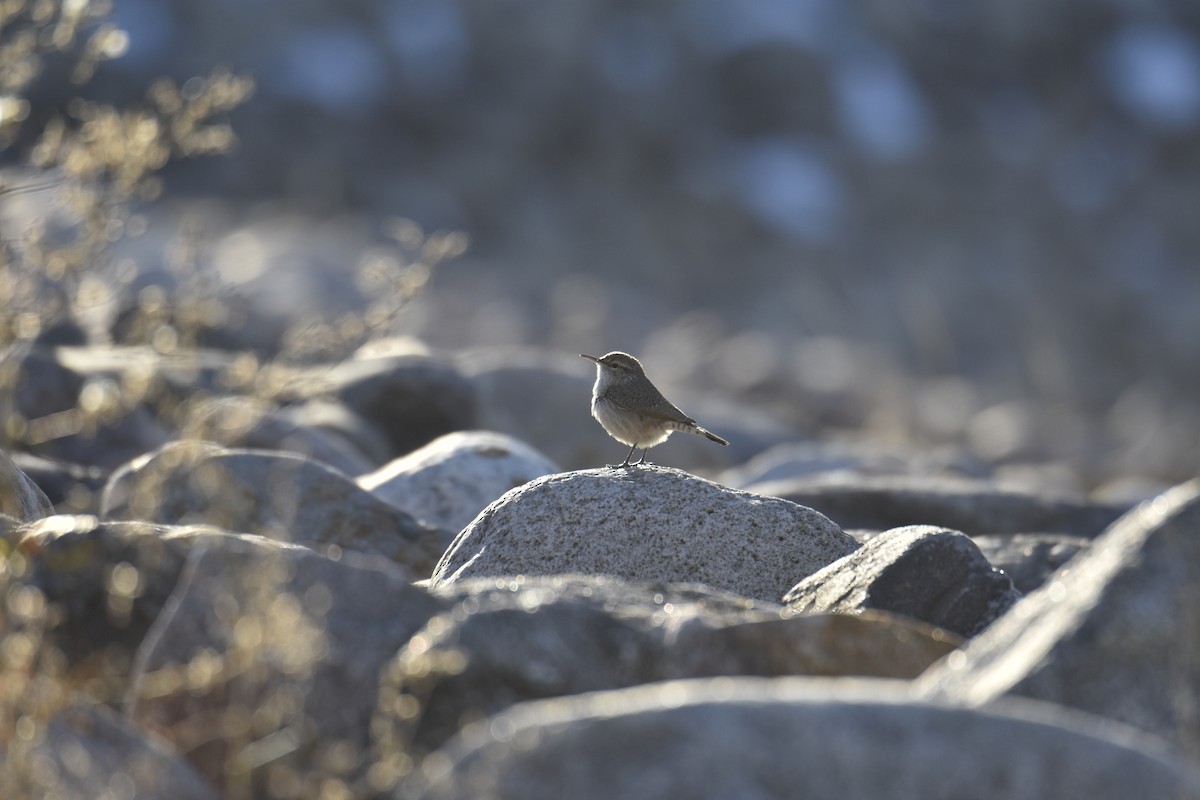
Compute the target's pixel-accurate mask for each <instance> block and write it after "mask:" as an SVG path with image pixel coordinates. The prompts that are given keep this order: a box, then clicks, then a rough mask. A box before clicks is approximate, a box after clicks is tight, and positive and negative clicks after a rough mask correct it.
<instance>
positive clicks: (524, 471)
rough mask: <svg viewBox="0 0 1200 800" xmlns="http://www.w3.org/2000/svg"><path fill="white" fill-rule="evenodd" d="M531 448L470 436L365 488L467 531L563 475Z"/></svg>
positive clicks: (431, 450)
mask: <svg viewBox="0 0 1200 800" xmlns="http://www.w3.org/2000/svg"><path fill="white" fill-rule="evenodd" d="M558 471H559V469H558V466H557V465H556V464H555V463H554V462H553V461H551V460H550V459H548V458H546V456H544V455H542V454H541V453H539V452H538V451H537V450H534V449H533V448H532V447H530V446H529V445H527V444H525V443H524V442H522V441H520V440H519V439H515V438H513V437H511V436H508V435H506V434H503V433H494V432H491V431H464V432H459V433H450V434H446V435H445V436H442V437H439V438H437V439H435V440H433V441H432V442H430V443H429V444H427V445H425V446H424V447H422V448H421V449H420V450H417V451H415V452H412V453H409V454H408V455H407V456H403V457H402V458H398V459H396V460H395V461H392V462H391V463H390V464H387V465H385V466H383V467H380V468H379V469H378V470H376V471H375V472H372V473H370V474H368V475H362V476H360V477H359V478H358V480H357V483H358V485H359V486H361V487H362V488H364V489H366V490H367V491H369V492H372V493H373V494H375V495H376V496H378V497H382V498H383V499H384V500H387V501H388V502H389V503H391V504H392V505H395V506H399V507H400V508H403V509H404V510H405V511H407V512H408V513H410V514H412V515H413V516H414V517H417V518H418V519H423V520H425V521H426V522H428V523H430V524H431V525H437V526H438V527H440V528H446V529H448V530H452V531H461V530H462V529H463V528H465V527H466V526H467V524H468V523H469V522H470V521H471V520H473V519H475V517H476V515H478V514H479V512H480V511H482V510H483V509H484V508H485V507H486V506H487V505H488V504H489V503H491V502H492V501H493V500H495V499H496V498H498V497H500V495H502V494H504V493H505V492H507V491H508V490H509V489H513V488H516V487H517V486H520V485H522V484H524V483H528V482H529V481H531V480H533V479H534V478H540V477H541V476H543V475H550V474H552V473H555V472H558Z"/></svg>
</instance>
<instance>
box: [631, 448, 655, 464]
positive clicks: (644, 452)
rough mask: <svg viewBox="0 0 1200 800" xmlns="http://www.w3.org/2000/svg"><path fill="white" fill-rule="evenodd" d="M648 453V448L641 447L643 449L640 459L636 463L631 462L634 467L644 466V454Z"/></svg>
mask: <svg viewBox="0 0 1200 800" xmlns="http://www.w3.org/2000/svg"><path fill="white" fill-rule="evenodd" d="M649 452H650V448H649V447H643V448H642V457H641V458H639V459H638V460H637V461H635V462H633V463H634V465H635V466H640V465H642V464H645V463H646V453H649ZM631 455H632V454H631Z"/></svg>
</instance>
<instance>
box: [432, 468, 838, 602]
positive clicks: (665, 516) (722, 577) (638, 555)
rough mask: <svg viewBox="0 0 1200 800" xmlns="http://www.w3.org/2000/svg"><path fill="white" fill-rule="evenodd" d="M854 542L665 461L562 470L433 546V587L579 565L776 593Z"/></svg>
mask: <svg viewBox="0 0 1200 800" xmlns="http://www.w3.org/2000/svg"><path fill="white" fill-rule="evenodd" d="M857 547H858V543H857V542H856V541H855V540H854V539H853V538H852V537H850V536H848V535H847V534H845V533H843V532H842V531H841V529H839V528H838V526H837V525H835V524H833V523H832V522H830V521H829V520H828V519H827V518H826V517H824V516H822V515H821V514H818V513H817V512H815V511H813V510H812V509H809V508H804V507H803V506H798V505H796V504H794V503H789V502H787V501H784V500H777V499H774V498H767V497H761V496H759V495H754V494H749V493H747V492H741V491H737V490H735V489H728V488H726V487H724V486H720V485H718V484H715V483H711V482H709V481H706V480H702V479H700V478H697V477H695V476H694V475H689V474H687V473H685V472H681V471H679V470H673V469H667V468H664V467H655V466H643V467H631V468H612V469H598V470H587V471H583V472H572V473H564V474H559V475H550V476H547V477H544V478H539V479H538V480H536V481H532V482H530V483H527V484H525V485H524V486H522V487H520V488H518V489H514V490H513V491H511V492H509V493H508V494H506V495H504V496H503V497H501V498H500V499H499V500H497V501H496V502H495V503H493V504H492V505H490V506H489V507H488V508H487V509H486V510H485V511H484V512H483V513H482V514H480V515H479V516H478V517H477V518H476V519H475V521H474V522H472V523H471V524H470V525H469V526H468V527H467V528H466V529H465V530H463V532H462V533H461V534H459V536H458V538H457V539H455V541H454V544H453V545H452V546H451V547H450V549H449V550H448V551H447V552H446V554H445V555H444V556H443V557H442V559H441V561H440V562H439V563H438V566H437V569H436V570H435V571H434V574H433V579H432V584H433V585H434V586H437V585H441V584H444V583H447V582H451V581H455V580H461V579H463V578H471V577H481V576H503V575H548V574H555V573H563V572H579V573H584V574H591V575H600V574H604V575H616V576H620V577H624V578H631V579H635V580H644V581H671V582H677V583H704V584H707V585H708V586H712V587H715V588H719V589H725V590H728V591H731V592H735V593H737V594H741V595H744V596H746V597H751V598H755V599H760V600H769V601H772V602H777V601H778V600H779V598H781V597H782V596H783V593H784V592H786V591H787V590H788V589H789V588H791V587H792V586H794V585H795V584H796V582H797V581H799V580H801V579H803V578H805V577H807V576H808V575H811V574H812V573H814V572H816V571H817V570H819V569H821V568H823V567H825V566H826V565H828V564H831V563H832V562H834V561H836V560H837V559H839V558H841V557H842V556H844V555H846V554H848V553H850V552H851V551H853V550H855V549H856V548H857Z"/></svg>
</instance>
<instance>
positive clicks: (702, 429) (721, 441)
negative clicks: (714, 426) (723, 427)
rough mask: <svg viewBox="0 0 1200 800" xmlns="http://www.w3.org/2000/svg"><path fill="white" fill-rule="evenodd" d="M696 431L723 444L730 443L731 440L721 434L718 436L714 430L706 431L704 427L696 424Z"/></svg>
mask: <svg viewBox="0 0 1200 800" xmlns="http://www.w3.org/2000/svg"><path fill="white" fill-rule="evenodd" d="M695 432H696V433H698V434H700V435H701V436H704V437H705V438H708V439H711V440H712V441H714V442H716V443H717V444H722V445H728V444H729V442H727V441H725V440H724V439H722V438H721V437H720V436H717V435H716V434H715V433H713V432H712V431H706V430H705V429H704V428H701V427H700V426H699V425H697V426H696V430H695Z"/></svg>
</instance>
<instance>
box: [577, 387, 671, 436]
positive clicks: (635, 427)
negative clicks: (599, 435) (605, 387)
mask: <svg viewBox="0 0 1200 800" xmlns="http://www.w3.org/2000/svg"><path fill="white" fill-rule="evenodd" d="M592 416H593V417H595V418H596V420H597V421H598V422H599V423H600V424H601V425H603V426H604V430H606V431H608V435H609V436H611V437H613V438H614V439H616V440H617V441H618V442H621V443H622V444H627V445H629V446H630V447H633V446H634V445H637V446H638V447H653V446H654V445H656V444H662V443H663V442H665V441H666V440H667V437H669V436H670V435H671V431H670V430H667V428H666V427H665V426H664V425H663V423H662V421H661V420H647V419H646V418H645V417H642V416H640V415H638V414H633V413H630V412H629V411H625V410H624V409H622V408H619V407H617V406H616V405H615V404H613V403H611V402H610V401H608V400H607V399H605V398H602V397H593V398H592Z"/></svg>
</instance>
